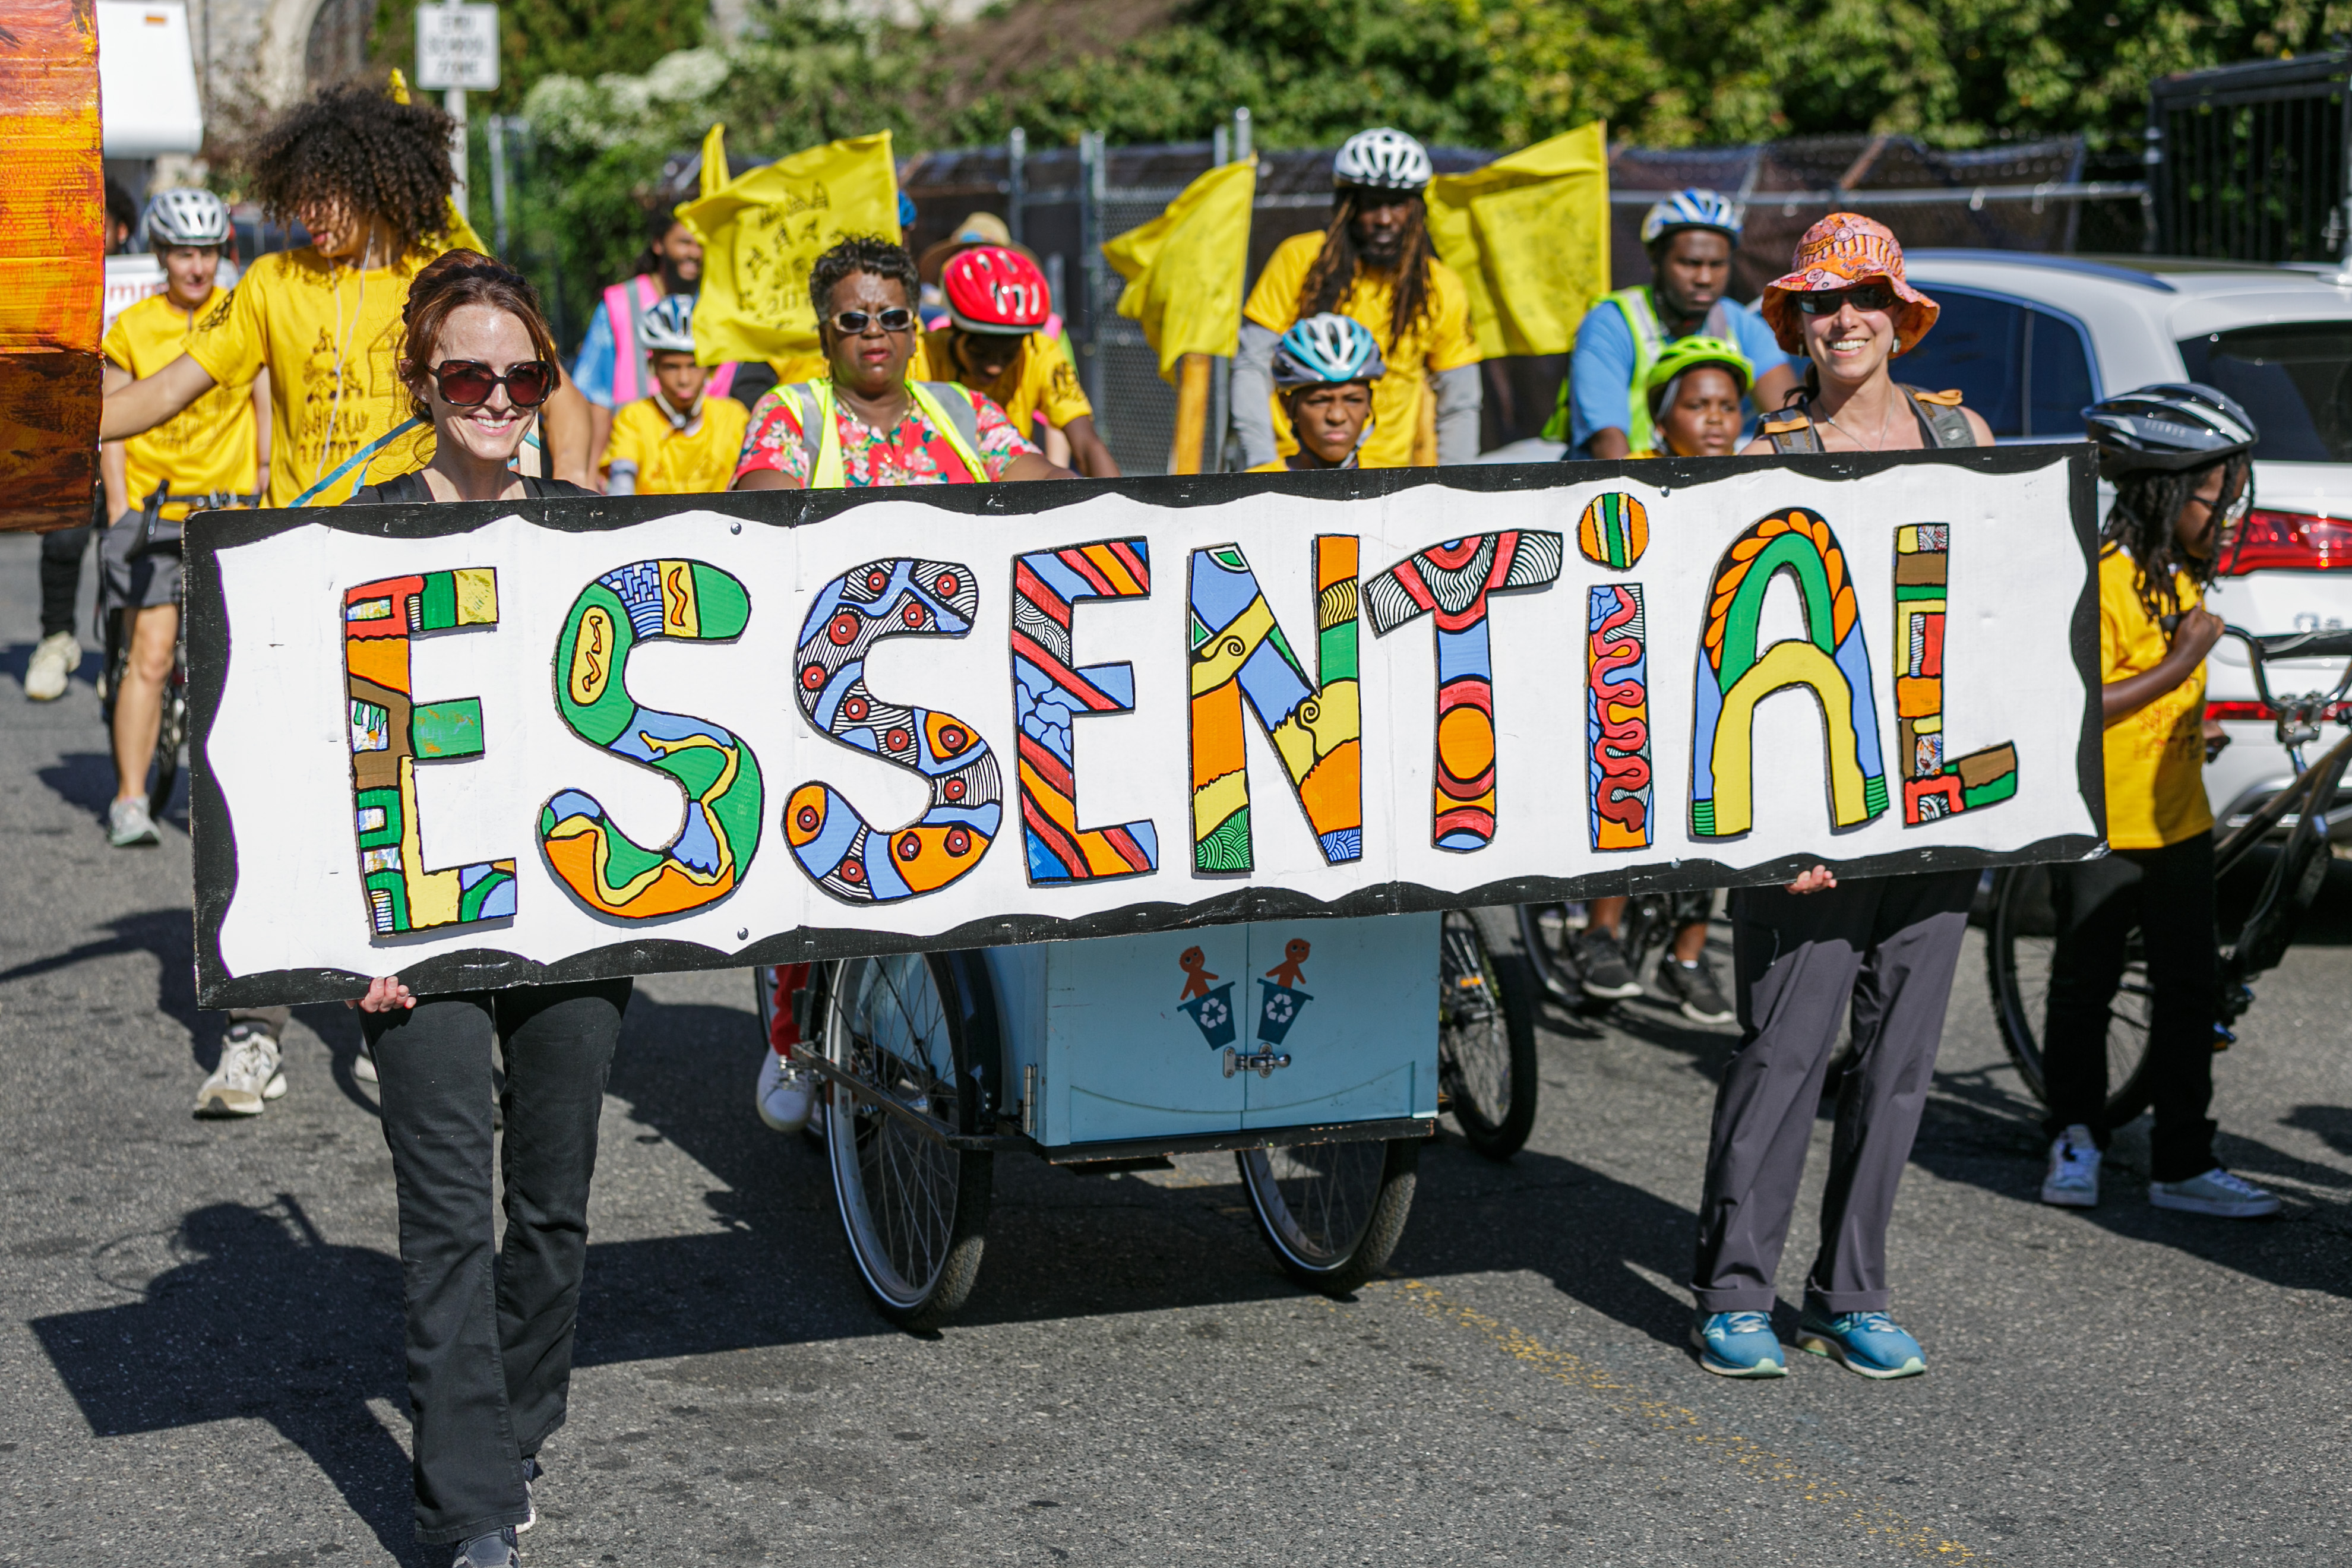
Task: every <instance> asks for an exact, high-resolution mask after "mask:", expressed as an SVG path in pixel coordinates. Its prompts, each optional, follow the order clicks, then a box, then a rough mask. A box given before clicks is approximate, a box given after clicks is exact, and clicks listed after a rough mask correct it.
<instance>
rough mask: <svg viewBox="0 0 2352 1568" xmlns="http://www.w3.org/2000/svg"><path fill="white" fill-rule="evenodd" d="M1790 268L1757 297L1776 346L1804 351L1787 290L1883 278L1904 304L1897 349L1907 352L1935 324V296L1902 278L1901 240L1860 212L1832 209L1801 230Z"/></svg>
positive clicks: (1804, 290) (1823, 288)
mask: <svg viewBox="0 0 2352 1568" xmlns="http://www.w3.org/2000/svg"><path fill="white" fill-rule="evenodd" d="M1789 267H1790V270H1789V272H1788V273H1787V274H1786V275H1785V276H1783V277H1780V278H1775V279H1772V281H1771V282H1769V283H1767V284H1766V285H1764V298H1763V300H1761V301H1760V302H1759V305H1760V309H1761V310H1763V312H1764V320H1765V322H1766V323H1767V324H1768V325H1769V326H1770V327H1771V329H1772V335H1773V336H1774V337H1775V338H1777V339H1779V340H1780V347H1781V348H1782V349H1784V350H1786V351H1787V352H1788V353H1792V354H1801V353H1804V352H1805V337H1804V332H1803V331H1802V330H1801V328H1800V327H1799V326H1798V325H1797V307H1796V302H1795V301H1794V300H1790V295H1791V294H1818V293H1822V292H1824V291H1826V290H1829V289H1851V288H1853V286H1854V285H1855V284H1857V283H1867V282H1869V281H1871V280H1872V279H1884V280H1885V282H1886V283H1887V284H1889V285H1890V286H1891V287H1892V288H1893V289H1894V290H1895V294H1896V295H1897V297H1899V298H1900V299H1901V300H1902V301H1903V305H1902V308H1901V309H1900V310H1899V311H1898V312H1897V313H1896V315H1895V353H1898V354H1901V353H1910V352H1911V350H1912V349H1914V348H1916V347H1917V346H1918V342H1919V340H1920V339H1921V338H1924V337H1926V336H1927V329H1928V328H1930V327H1932V326H1934V325H1935V324H1936V317H1937V312H1938V310H1939V309H1940V307H1938V306H1937V303H1936V301H1934V300H1930V299H1929V298H1927V296H1926V295H1925V294H1922V293H1921V292H1919V290H1917V289H1914V288H1913V287H1911V285H1910V284H1908V283H1906V282H1905V281H1904V280H1903V244H1902V242H1901V241H1900V240H1898V239H1896V238H1895V231H1894V230H1893V229H1891V228H1888V227H1887V226H1885V224H1883V223H1880V222H1879V221H1878V220H1877V219H1875V218H1867V217H1864V216H1862V215H1861V214H1860V213H1832V214H1830V216H1827V217H1825V218H1823V219H1822V221H1821V222H1819V223H1817V224H1815V225H1813V226H1812V227H1811V228H1809V229H1807V230H1805V237H1804V238H1802V239H1801V240H1799V241H1797V254H1796V255H1795V256H1793V257H1791V258H1790V261H1789Z"/></svg>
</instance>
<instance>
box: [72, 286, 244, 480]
mask: <svg viewBox="0 0 2352 1568" xmlns="http://www.w3.org/2000/svg"><path fill="white" fill-rule="evenodd" d="M226 294H227V290H226V289H214V290H213V291H212V297H211V298H210V299H208V300H205V302H204V304H203V305H202V306H200V307H198V308H197V309H196V310H182V309H180V307H179V306H178V305H176V304H174V303H173V301H172V297H171V296H170V295H168V294H150V295H149V296H148V297H147V298H146V299H144V300H140V301H139V302H138V303H136V304H134V305H131V306H130V307H129V308H128V309H126V310H124V311H123V312H122V314H121V315H120V316H117V317H115V318H114V325H113V326H112V327H110V328H109V329H108V331H107V334H106V341H105V342H104V343H102V344H101V345H100V353H103V354H105V355H106V357H107V359H108V361H109V362H110V363H112V364H114V365H115V366H116V367H117V368H119V369H121V370H123V371H127V372H129V373H130V374H131V375H134V376H144V375H153V374H155V373H156V372H157V371H159V370H162V369H163V367H164V366H165V365H167V364H170V363H172V362H173V360H175V359H178V358H179V357H180V356H181V355H182V354H184V353H187V352H188V344H189V342H191V341H192V340H193V339H194V335H195V330H196V329H195V323H196V321H197V320H198V319H199V318H200V317H203V316H205V315H208V314H210V313H211V312H212V311H213V310H215V309H217V308H218V307H219V305H220V302H221V300H223V299H224V298H226ZM255 442H256V436H255V429H254V418H253V378H252V377H251V376H247V377H246V378H245V379H244V380H243V381H241V382H219V383H215V384H214V386H213V387H212V389H211V390H210V391H208V392H206V393H205V395H203V396H202V397H199V398H197V399H196V400H195V401H194V403H191V404H189V405H187V406H186V407H185V408H183V409H182V410H180V412H179V413H177V414H175V415H173V416H172V417H171V418H169V419H167V420H165V421H164V422H163V424H161V425H158V426H155V428H153V429H152V430H150V431H148V432H146V433H145V434H144V435H141V436H133V437H131V438H130V439H129V440H127V441H125V442H124V443H123V444H122V458H123V468H124V469H125V471H126V472H127V473H128V474H129V476H130V479H131V495H130V501H131V506H132V507H133V508H134V509H135V508H137V507H139V506H141V505H142V504H143V503H144V502H145V501H146V500H147V498H148V497H149V496H152V495H153V494H154V493H155V491H156V489H158V488H159V487H160V486H163V485H165V484H169V485H170V486H171V487H172V490H173V493H174V494H177V495H209V494H213V493H216V492H219V491H230V492H233V493H235V494H237V495H251V494H252V493H253V492H254V491H255V490H257V489H259V488H260V486H259V485H258V484H257V482H256V480H255V475H254V463H255V452H256V446H255ZM187 515H188V509H187V508H186V507H184V506H179V505H167V506H165V507H164V508H163V516H165V517H169V518H184V517H185V516H187Z"/></svg>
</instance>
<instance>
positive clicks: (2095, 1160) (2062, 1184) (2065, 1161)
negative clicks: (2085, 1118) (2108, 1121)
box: [2042, 1121, 2099, 1209]
mask: <svg viewBox="0 0 2352 1568" xmlns="http://www.w3.org/2000/svg"><path fill="white" fill-rule="evenodd" d="M2042 1202H2043V1203H2045V1204H2056V1205H2058V1206H2059V1207H2060V1208H2069V1209H2090V1208H2096V1207H2098V1206H2099V1146H2098V1144H2097V1143H2096V1142H2094V1141H2093V1140H2092V1137H2091V1130H2090V1129H2089V1128H2087V1127H2085V1126H2084V1125H2083V1124H2082V1123H2081V1122H2079V1121H2078V1122H2076V1123H2075V1124H2074V1126H2072V1127H2069V1128H2068V1129H2066V1131H2063V1132H2061V1133H2060V1134H2058V1136H2057V1138H2056V1140H2055V1141H2053V1142H2052V1143H2051V1145H2050V1173H2049V1174H2047V1175H2045V1176H2043V1177H2042Z"/></svg>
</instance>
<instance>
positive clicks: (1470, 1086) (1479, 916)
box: [1437, 910, 1541, 1160]
mask: <svg viewBox="0 0 2352 1568" xmlns="http://www.w3.org/2000/svg"><path fill="white" fill-rule="evenodd" d="M1437 985H1438V1004H1437V1080H1438V1082H1439V1083H1440V1084H1442V1085H1444V1088H1445V1091H1446V1098H1447V1101H1448V1109H1450V1110H1452V1112H1453V1115H1454V1125H1455V1126H1456V1127H1458V1128H1460V1129H1461V1131H1462V1138H1463V1141H1464V1142H1466V1143H1468V1144H1469V1145H1470V1147H1471V1148H1473V1149H1475V1150H1476V1151H1477V1152H1479V1153H1481V1154H1483V1155H1485V1156H1486V1158H1487V1159H1489V1160H1507V1159H1509V1158H1510V1157H1511V1156H1512V1155H1514V1154H1516V1153H1517V1152H1519V1150H1520V1149H1521V1148H1522V1147H1524V1146H1525V1145H1526V1143H1527V1141H1528V1133H1529V1132H1530V1131H1533V1130H1534V1128H1535V1124H1536V1095H1537V1079H1536V1026H1535V1017H1536V1009H1537V1008H1538V1006H1539V1005H1541V1003H1540V1002H1539V1001H1538V997H1537V994H1536V990H1537V983H1536V979H1535V976H1534V973H1533V972H1532V967H1531V965H1530V964H1529V963H1528V958H1527V955H1526V954H1525V953H1524V952H1521V951H1519V949H1518V944H1517V942H1516V941H1514V940H1512V937H1511V935H1510V934H1508V933H1507V931H1506V930H1505V921H1504V919H1503V915H1502V911H1501V910H1448V911H1447V912H1446V914H1445V917H1444V925H1443V926H1442V927H1441V929H1440V932H1439V953H1438V977H1437ZM1497 1047H1500V1048H1499V1049H1497ZM1496 1058H1500V1059H1499V1060H1497V1059H1496ZM1498 1068H1499V1070H1497V1069H1498ZM1497 1087H1499V1089H1500V1091H1501V1092H1500V1093H1499V1094H1497V1093H1496V1088H1497Z"/></svg>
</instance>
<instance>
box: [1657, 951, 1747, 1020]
mask: <svg viewBox="0 0 2352 1568" xmlns="http://www.w3.org/2000/svg"><path fill="white" fill-rule="evenodd" d="M1658 989H1659V990H1660V991H1663V992H1664V993H1665V995H1666V999H1667V1000H1668V1001H1670V1002H1673V1003H1675V1004H1676V1005H1679V1006H1680V1007H1681V1008H1682V1010H1683V1016H1684V1017H1685V1018H1688V1019H1689V1020H1690V1021H1691V1022H1692V1023H1694V1024H1728V1023H1729V1022H1731V1016H1732V1011H1731V1004H1730V1003H1729V1002H1728V1001H1727V1000H1725V998H1724V994H1723V987H1722V986H1720V985H1718V984H1716V981H1715V965H1713V964H1712V963H1708V962H1707V960H1706V954H1705V953H1701V954H1700V955H1699V960H1698V962H1697V963H1683V962H1682V961H1681V960H1680V959H1678V958H1676V957H1675V955H1674V954H1673V953H1671V952H1669V953H1668V954H1666V956H1665V957H1664V958H1663V959H1661V960H1659V962H1658Z"/></svg>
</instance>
